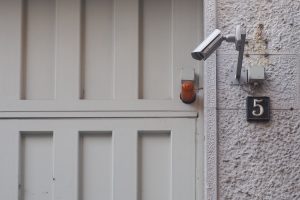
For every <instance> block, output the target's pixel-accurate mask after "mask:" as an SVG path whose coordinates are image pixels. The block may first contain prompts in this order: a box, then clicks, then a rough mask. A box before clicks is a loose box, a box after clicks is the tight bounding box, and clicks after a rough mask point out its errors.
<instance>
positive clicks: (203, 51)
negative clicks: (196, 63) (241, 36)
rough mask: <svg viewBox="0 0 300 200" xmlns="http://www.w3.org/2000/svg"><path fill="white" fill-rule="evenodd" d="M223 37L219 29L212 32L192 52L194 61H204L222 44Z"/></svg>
mask: <svg viewBox="0 0 300 200" xmlns="http://www.w3.org/2000/svg"><path fill="white" fill-rule="evenodd" d="M223 40H224V37H223V35H222V34H221V31H220V30H219V29H216V30H214V32H212V33H211V34H210V35H209V36H208V37H207V38H206V39H205V40H204V41H203V42H202V43H201V44H200V45H199V46H198V47H197V48H196V49H195V50H194V51H193V52H192V57H193V58H194V59H196V60H202V59H203V60H206V59H207V58H208V57H209V56H210V55H211V54H212V53H213V52H214V51H215V50H216V49H217V48H218V47H219V46H220V45H221V44H222V42H223Z"/></svg>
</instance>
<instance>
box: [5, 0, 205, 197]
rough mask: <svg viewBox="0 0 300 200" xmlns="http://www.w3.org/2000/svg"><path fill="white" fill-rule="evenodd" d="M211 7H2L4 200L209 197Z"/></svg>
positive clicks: (31, 2) (139, 2)
mask: <svg viewBox="0 0 300 200" xmlns="http://www.w3.org/2000/svg"><path fill="white" fill-rule="evenodd" d="M201 2H202V1H201V0H184V1H183V0H0V200H2V199H3V200H48V199H49V200H50V199H51V200H96V199H97V200H99V199H101V200H121V199H122V200H182V199H184V200H195V199H196V198H197V199H201V197H202V193H201V191H203V190H202V189H201V188H200V187H199V185H200V184H198V183H197V181H198V182H199V181H200V182H201V180H202V179H201V173H202V171H203V168H202V165H201V160H202V158H203V156H202V153H201V152H202V150H201V149H202V148H203V146H201V144H202V137H200V136H199V135H200V133H201V130H202V126H201V124H202V118H201V116H202V111H203V110H202V105H201V102H202V101H201V97H200V96H198V98H197V101H196V102H195V103H193V104H191V105H186V104H184V103H182V102H181V100H180V98H179V96H180V88H181V79H180V73H181V70H182V68H193V69H195V72H196V75H197V77H199V79H201V76H202V74H201V70H200V68H199V62H196V61H195V60H193V59H192V58H191V56H190V52H191V51H192V50H193V48H194V47H195V45H196V44H197V43H198V42H199V40H200V38H201V33H202V30H201V24H202V23H201V22H202V21H201V20H202V19H201V16H202V5H201ZM199 82H200V81H199ZM196 138H198V139H196ZM199 163H200V164H199ZM196 177H197V178H196ZM199 191H200V192H199ZM199 193H200V194H199Z"/></svg>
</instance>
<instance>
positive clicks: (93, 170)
mask: <svg viewBox="0 0 300 200" xmlns="http://www.w3.org/2000/svg"><path fill="white" fill-rule="evenodd" d="M195 122H196V120H195V119H176V118H174V119H64V120H63V119H62V120H54V119H53V120H7V121H0V127H1V128H0V130H1V136H2V138H1V140H0V159H1V161H5V162H3V163H1V165H0V177H1V179H0V199H10V200H19V199H18V196H19V197H20V199H21V200H29V199H30V200H35V199H39V200H40V199H42V200H44V199H45V200H48V199H52V198H53V199H54V200H59V199H64V200H76V199H82V200H94V199H107V200H109V199H111V200H152V199H156V200H182V199H189V200H194V199H195V126H196V124H195ZM7 155H9V156H7ZM16 174H17V175H16Z"/></svg>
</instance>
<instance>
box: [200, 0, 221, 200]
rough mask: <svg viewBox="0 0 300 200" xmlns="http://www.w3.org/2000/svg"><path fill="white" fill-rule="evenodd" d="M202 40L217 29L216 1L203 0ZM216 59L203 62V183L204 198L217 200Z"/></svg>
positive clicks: (213, 57)
mask: <svg viewBox="0 0 300 200" xmlns="http://www.w3.org/2000/svg"><path fill="white" fill-rule="evenodd" d="M203 13H204V16H203V18H204V26H203V27H204V38H205V37H206V36H208V35H209V34H210V33H211V32H212V31H213V30H214V29H216V27H217V16H216V13H217V0H203ZM216 67H217V58H216V53H214V54H212V55H211V56H210V58H209V59H207V60H206V62H204V72H203V80H204V116H203V118H204V137H205V140H204V148H205V150H204V151H205V152H204V163H205V166H204V174H205V175H204V183H205V191H204V194H205V198H204V199H207V200H208V199H209V200H217V199H218V155H217V152H218V147H217V144H218V143H217V141H218V137H217V93H216V92H217V70H216Z"/></svg>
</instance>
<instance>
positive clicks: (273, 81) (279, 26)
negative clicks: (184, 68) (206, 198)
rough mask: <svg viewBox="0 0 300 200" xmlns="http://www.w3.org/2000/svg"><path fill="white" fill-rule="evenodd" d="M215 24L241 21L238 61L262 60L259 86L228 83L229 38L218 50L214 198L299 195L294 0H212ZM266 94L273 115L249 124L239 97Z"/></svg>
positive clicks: (299, 25)
mask: <svg viewBox="0 0 300 200" xmlns="http://www.w3.org/2000/svg"><path fill="white" fill-rule="evenodd" d="M216 16H217V28H219V29H221V30H223V31H224V32H225V33H232V32H234V29H235V26H236V25H237V24H243V25H245V26H246V27H247V34H248V35H247V39H248V45H247V46H246V52H245V54H246V56H245V60H244V67H246V68H247V67H251V64H256V63H259V64H262V65H264V66H265V69H266V81H265V83H264V84H263V85H262V86H261V87H258V88H253V87H252V86H241V87H240V86H231V85H230V77H229V71H230V69H231V67H232V66H233V65H234V63H236V60H237V54H236V52H235V51H234V45H233V44H226V43H224V44H222V47H221V48H220V49H219V50H218V52H217V92H216V93H217V120H218V121H217V126H218V131H217V134H218V151H217V154H218V196H219V199H272V200H273V199H286V200H292V199H295V200H296V199H300V109H299V108H300V103H299V96H300V90H299V88H300V87H299V84H300V81H299V80H300V78H299V77H300V75H299V71H300V70H299V68H300V64H299V63H300V59H299V57H300V0H217V14H216ZM250 95H257V96H260V95H264V96H269V97H270V98H271V108H272V111H271V117H272V119H271V121H270V122H268V123H248V122H247V121H246V111H245V98H246V97H247V96H250Z"/></svg>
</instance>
